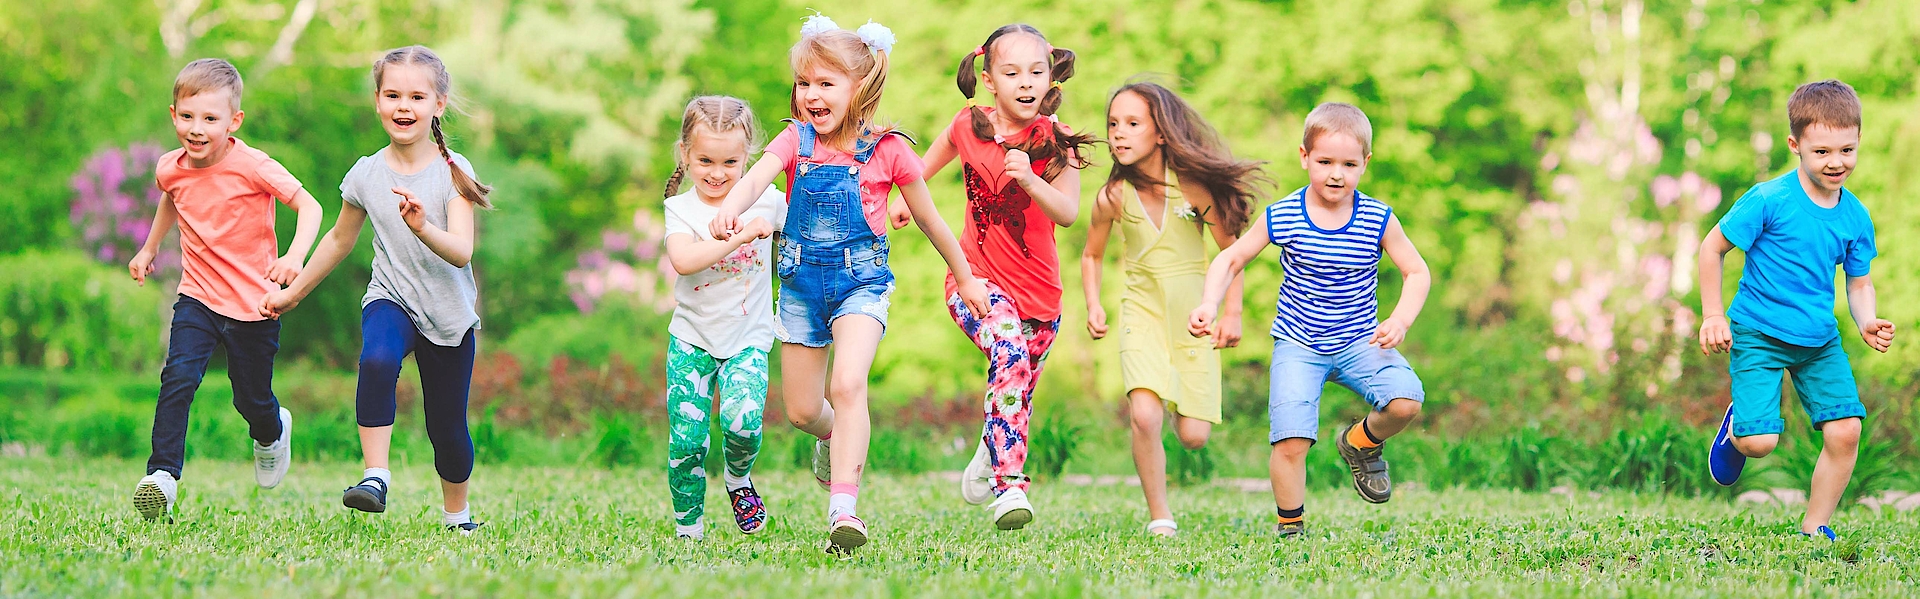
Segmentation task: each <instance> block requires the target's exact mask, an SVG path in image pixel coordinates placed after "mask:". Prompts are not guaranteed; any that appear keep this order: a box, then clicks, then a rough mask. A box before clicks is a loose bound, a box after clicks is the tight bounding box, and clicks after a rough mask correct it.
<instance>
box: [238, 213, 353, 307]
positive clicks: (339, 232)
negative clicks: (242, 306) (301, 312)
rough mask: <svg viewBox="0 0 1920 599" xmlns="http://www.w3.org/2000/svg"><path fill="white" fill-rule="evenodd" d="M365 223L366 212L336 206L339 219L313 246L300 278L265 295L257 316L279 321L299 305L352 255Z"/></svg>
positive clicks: (297, 277) (335, 220) (336, 219)
mask: <svg viewBox="0 0 1920 599" xmlns="http://www.w3.org/2000/svg"><path fill="white" fill-rule="evenodd" d="M366 223H367V211H366V210H362V209H361V208H360V207H359V206H355V205H353V204H352V203H350V202H340V216H339V217H338V218H335V219H334V221H333V228H332V229H328V230H327V235H326V236H325V237H321V238H320V243H319V244H318V245H315V246H314V248H313V255H312V256H310V257H311V258H312V260H309V261H308V262H307V264H306V266H305V267H304V268H302V269H301V270H300V275H299V276H296V277H294V279H293V282H292V283H289V284H288V285H287V288H286V289H282V290H280V291H275V292H272V293H268V294H267V297H266V298H265V299H263V300H261V302H260V315H261V316H265V317H267V318H279V317H280V315H281V314H285V313H286V312H287V311H288V310H292V309H293V308H294V306H298V305H300V300H303V299H306V297H307V294H309V293H313V288H314V287H316V286H319V284H320V281H322V280H324V279H326V278H327V275H328V274H330V273H332V272H333V269H334V268H335V267H338V266H340V262H341V261H343V260H346V259H347V255H348V254H351V253H353V246H354V244H356V243H359V242H360V229H361V228H362V227H364V226H366Z"/></svg>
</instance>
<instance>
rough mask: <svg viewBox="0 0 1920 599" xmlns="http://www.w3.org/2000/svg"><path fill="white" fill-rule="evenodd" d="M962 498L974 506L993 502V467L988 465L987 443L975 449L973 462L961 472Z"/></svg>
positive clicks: (976, 446) (982, 442) (968, 463)
mask: <svg viewBox="0 0 1920 599" xmlns="http://www.w3.org/2000/svg"><path fill="white" fill-rule="evenodd" d="M960 498H961V499H965V500H967V503H971V504H973V505H982V504H985V503H986V502H989V501H993V467H992V466H990V465H988V464H987V443H986V442H985V441H981V442H980V444H979V445H975V446H974V448H973V461H971V462H967V469H966V470H964V471H961V472H960Z"/></svg>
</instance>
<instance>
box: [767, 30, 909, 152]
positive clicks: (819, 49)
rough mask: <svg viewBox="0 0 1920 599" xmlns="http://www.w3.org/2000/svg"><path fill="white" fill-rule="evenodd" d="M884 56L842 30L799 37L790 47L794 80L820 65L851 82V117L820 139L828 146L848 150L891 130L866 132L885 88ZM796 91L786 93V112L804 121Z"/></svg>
mask: <svg viewBox="0 0 1920 599" xmlns="http://www.w3.org/2000/svg"><path fill="white" fill-rule="evenodd" d="M887 54H888V52H887V51H886V50H880V49H877V48H872V47H869V46H867V43H866V42H865V41H862V40H861V39H860V35H859V34H856V33H854V32H852V31H847V30H845V29H831V30H828V31H823V32H819V33H815V34H812V35H803V36H800V41H799V43H796V44H794V45H793V50H792V51H791V52H789V53H788V56H787V61H788V63H789V66H791V67H792V68H793V74H794V77H795V78H796V79H798V78H799V76H800V73H801V72H802V71H805V70H807V68H808V67H812V66H814V65H820V66H824V67H827V68H829V69H833V70H835V71H839V72H841V73H846V75H847V77H848V78H849V79H853V81H854V90H853V99H852V102H849V108H850V109H851V110H852V114H849V115H847V118H846V120H845V122H842V123H841V124H840V126H839V127H836V128H834V130H833V132H831V133H828V134H826V135H823V136H821V137H820V141H821V142H823V143H825V144H827V146H828V147H832V148H836V149H844V148H852V147H853V145H854V143H853V142H854V141H855V140H857V139H859V138H861V137H862V136H865V137H866V138H868V139H874V140H878V139H880V138H882V137H885V136H886V134H887V133H890V132H892V131H893V129H894V128H893V127H892V126H884V127H878V128H877V130H868V128H870V127H874V124H873V122H872V121H873V118H874V114H875V113H878V112H879V111H880V92H881V91H883V90H885V89H886V87H887ZM799 91H800V87H799V86H798V85H795V86H793V87H792V89H791V90H790V91H788V93H787V110H788V112H790V113H792V114H793V118H795V119H798V120H800V121H803V122H804V121H806V120H807V115H806V112H805V111H802V110H800V95H799V93H798V92H799Z"/></svg>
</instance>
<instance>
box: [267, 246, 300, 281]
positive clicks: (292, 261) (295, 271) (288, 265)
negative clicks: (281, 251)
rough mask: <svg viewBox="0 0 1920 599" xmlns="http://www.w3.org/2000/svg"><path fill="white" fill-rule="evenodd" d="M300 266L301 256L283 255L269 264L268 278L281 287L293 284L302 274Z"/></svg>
mask: <svg viewBox="0 0 1920 599" xmlns="http://www.w3.org/2000/svg"><path fill="white" fill-rule="evenodd" d="M300 266H301V265H300V258H297V257H295V256H294V255H292V254H288V255H285V256H281V257H280V259H278V260H274V261H273V264H271V265H268V266H267V280H269V281H273V282H274V284H276V285H279V286H281V287H286V286H288V285H292V284H293V280H294V279H296V278H299V276H300Z"/></svg>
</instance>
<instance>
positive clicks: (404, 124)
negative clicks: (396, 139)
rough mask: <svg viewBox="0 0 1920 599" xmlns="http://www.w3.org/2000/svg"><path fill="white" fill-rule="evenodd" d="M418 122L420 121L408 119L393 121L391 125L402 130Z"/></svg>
mask: <svg viewBox="0 0 1920 599" xmlns="http://www.w3.org/2000/svg"><path fill="white" fill-rule="evenodd" d="M418 122H420V121H419V120H417V119H408V118H396V119H393V124H394V125H396V126H399V127H402V128H405V127H412V126H413V124H414V123H418Z"/></svg>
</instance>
